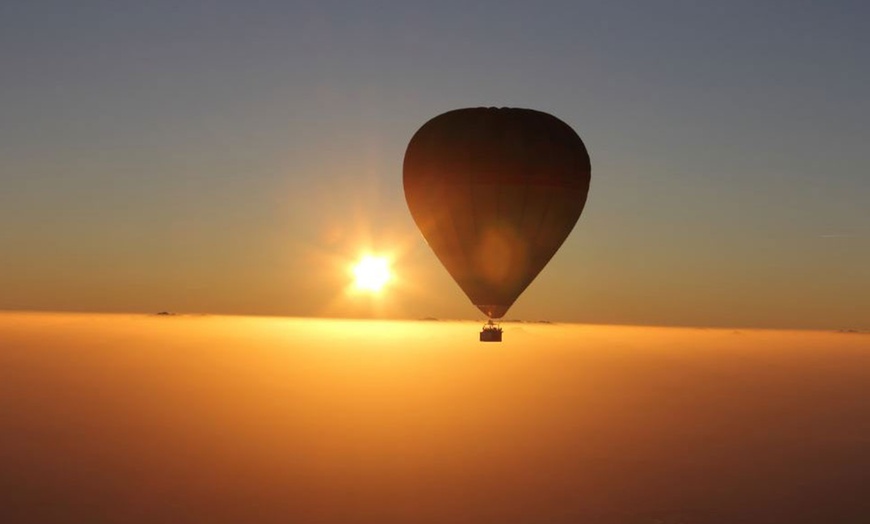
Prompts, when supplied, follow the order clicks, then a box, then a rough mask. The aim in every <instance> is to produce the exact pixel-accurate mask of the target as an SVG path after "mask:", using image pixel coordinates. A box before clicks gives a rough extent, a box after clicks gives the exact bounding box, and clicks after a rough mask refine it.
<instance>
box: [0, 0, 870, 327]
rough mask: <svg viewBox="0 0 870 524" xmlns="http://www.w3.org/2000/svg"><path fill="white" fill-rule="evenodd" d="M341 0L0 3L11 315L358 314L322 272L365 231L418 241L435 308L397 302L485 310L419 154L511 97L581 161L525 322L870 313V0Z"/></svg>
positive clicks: (374, 236)
mask: <svg viewBox="0 0 870 524" xmlns="http://www.w3.org/2000/svg"><path fill="white" fill-rule="evenodd" d="M346 4H350V3H345V2H246V3H244V4H242V3H238V2H209V3H195V2H172V3H170V2H143V3H132V2H129V3H128V2H76V3H69V2H40V3H36V2H4V3H3V4H2V5H0V64H2V75H0V121H2V122H3V125H2V126H0V184H2V191H0V253H2V257H0V288H2V289H5V290H6V292H5V293H3V294H2V295H0V308H6V309H71V310H97V311H104V310H109V311H116V310H117V311H151V310H156V309H180V310H194V311H211V312H222V313H255V314H256V313H261V314H288V315H330V314H342V315H351V316H355V315H361V316H366V315H368V314H371V313H372V311H371V310H369V309H367V308H368V306H366V305H362V304H356V305H354V304H345V305H343V306H342V307H341V308H339V309H340V311H337V312H336V311H334V310H333V309H332V308H331V307H330V303H332V302H334V300H332V297H334V296H335V295H336V294H337V293H338V290H339V289H340V287H341V285H342V282H341V279H342V278H344V275H340V274H320V273H318V272H321V273H322V271H323V268H322V267H321V266H320V265H319V264H318V263H317V256H323V254H324V253H328V254H332V255H335V256H341V257H353V256H355V255H356V253H355V251H354V250H356V249H358V248H359V245H358V244H359V242H358V240H359V238H352V237H353V235H351V234H350V233H349V231H352V230H353V231H358V230H359V229H360V228H365V229H366V230H367V236H368V240H369V241H370V243H372V244H373V246H372V247H374V248H381V249H389V247H390V243H391V242H395V239H396V238H402V239H413V241H411V240H408V242H410V243H411V247H410V248H409V250H408V253H407V254H406V256H405V258H404V260H403V261H402V263H401V264H399V265H398V266H397V267H396V271H397V273H400V272H401V271H403V270H404V272H405V274H406V275H415V278H416V279H417V282H418V284H419V286H418V287H420V288H423V289H424V291H426V292H423V293H421V294H418V295H414V296H410V295H409V296H401V293H399V292H398V291H396V292H395V295H394V297H393V299H394V303H393V304H392V305H391V306H390V307H389V308H386V309H385V310H384V311H383V312H382V313H383V314H386V315H388V316H398V317H411V318H413V317H418V316H448V317H452V318H475V309H474V307H473V306H471V305H470V304H468V303H467V300H466V299H465V297H464V296H463V295H462V294H461V292H460V291H459V289H458V287H456V286H453V285H452V283H451V282H450V280H449V277H448V276H447V275H446V272H444V271H443V269H441V268H440V267H439V266H438V261H437V259H435V257H434V256H433V255H431V253H429V252H428V250H427V247H426V246H425V244H424V243H423V241H422V239H421V238H419V235H417V234H416V232H415V230H414V225H413V222H412V221H411V219H410V216H409V215H408V212H407V209H406V206H405V204H404V200H403V196H402V188H401V162H402V156H403V154H404V148H405V146H406V145H407V142H408V140H409V139H410V137H411V135H412V134H413V133H414V131H416V129H417V128H418V127H419V126H420V125H422V124H423V123H424V122H425V121H426V120H428V119H429V118H431V117H432V116H435V115H436V114H439V113H441V112H444V111H447V110H449V109H453V108H457V107H467V106H478V105H496V106H519V107H531V108H535V109H540V110H543V111H547V112H550V113H552V114H555V115H557V116H558V117H559V118H561V119H563V120H564V121H566V122H568V123H569V124H570V125H572V126H573V127H574V128H575V130H577V132H578V133H579V134H580V136H581V137H582V138H583V139H584V141H585V142H586V144H587V146H588V148H589V151H590V153H591V156H592V169H593V172H592V176H593V180H592V188H591V191H590V195H589V201H588V205H587V208H586V211H585V212H584V216H583V217H581V219H580V222H579V224H578V226H577V228H575V230H574V233H572V236H571V237H570V238H569V240H568V241H567V242H566V244H565V245H564V246H563V249H562V250H561V251H560V253H559V254H557V256H556V257H555V258H554V259H553V261H552V262H551V264H550V266H549V267H548V268H547V269H545V270H544V272H543V273H542V274H541V275H540V276H539V278H538V280H537V281H536V282H535V283H533V285H532V286H531V287H530V288H529V289H528V290H527V291H526V293H525V294H524V295H523V297H521V298H520V300H519V301H518V302H517V304H516V305H515V307H514V309H513V310H512V314H513V315H514V316H518V317H523V318H552V319H558V320H566V321H578V322H613V323H642V324H644V323H652V324H677V325H684V324H689V325H750V326H770V327H851V326H854V325H856V324H861V323H862V322H863V323H865V324H866V322H867V318H870V298H868V297H870V269H868V268H870V211H868V209H870V206H868V205H867V201H868V197H870V161H868V159H867V154H866V149H867V148H866V144H867V143H868V141H870V140H868V139H870V126H868V117H870V101H868V97H867V95H866V93H868V92H870V89H868V87H870V86H868V84H870V81H868V80H870V72H868V68H867V66H866V57H867V56H870V37H868V36H867V32H866V20H867V19H868V18H870V8H868V7H866V6H865V5H864V4H863V3H860V2H828V3H821V2H815V3H810V2H777V1H770V2H763V3H758V2H728V3H723V2H655V3H646V2H541V3H532V2H475V3H473V4H471V3H466V2H438V3H431V2H354V3H352V5H346ZM336 231H338V233H335V232H336ZM403 241H404V240H403ZM312 253H313V254H312ZM318 254H319V255H318ZM312 257H313V258H312ZM451 286H452V287H451ZM448 290H449V291H448ZM509 316H511V315H509Z"/></svg>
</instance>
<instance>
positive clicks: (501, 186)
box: [403, 107, 591, 318]
mask: <svg viewBox="0 0 870 524" xmlns="http://www.w3.org/2000/svg"><path fill="white" fill-rule="evenodd" d="M590 174H591V165H590V162H589V153H588V152H587V151H586V146H584V145H583V141H582V140H580V137H579V136H577V133H575V132H574V130H573V129H571V127H570V126H568V124H566V123H564V122H562V121H561V120H559V119H558V118H556V117H554V116H552V115H549V114H547V113H543V112H540V111H533V110H531V109H515V108H485V107H479V108H468V109H457V110H454V111H449V112H447V113H444V114H442V115H438V116H436V117H435V118H433V119H432V120H429V121H428V122H426V123H425V124H424V125H423V127H421V128H420V129H419V130H418V131H417V133H416V134H414V137H413V138H411V142H410V143H409V144H408V149H407V151H406V152H405V165H404V176H403V178H404V186H405V200H406V201H407V203H408V208H409V209H410V211H411V216H413V218H414V221H415V222H416V223H417V227H418V228H419V229H420V232H421V233H422V234H423V237H425V239H426V241H427V242H428V243H429V246H430V247H431V248H432V250H433V251H434V252H435V255H436V256H437V257H438V259H439V260H441V263H442V264H443V265H444V267H445V268H446V269H447V271H448V272H449V273H450V275H451V276H452V277H453V279H454V280H456V282H457V283H458V284H459V286H460V287H461V288H462V290H463V291H464V292H465V294H466V295H468V298H469V299H471V302H472V303H473V304H474V305H476V306H477V307H478V308H479V309H480V310H481V311H483V313H484V314H486V315H487V316H488V317H490V318H501V317H503V316H504V314H505V313H506V312H507V310H508V309H509V308H510V307H511V305H512V304H513V303H514V301H515V300H516V299H517V297H519V296H520V294H521V293H522V292H523V290H525V289H526V287H528V285H529V284H530V283H531V282H532V281H533V280H534V279H535V277H536V276H537V275H538V273H540V272H541V270H542V269H543V268H544V266H546V265H547V262H549V261H550V259H551V258H552V257H553V255H554V254H555V253H556V251H557V250H558V249H559V247H560V246H561V245H562V243H563V242H564V241H565V239H566V238H567V237H568V234H569V233H570V232H571V230H572V229H573V228H574V224H576V223H577V219H578V218H580V214H581V213H582V212H583V207H584V206H585V204H586V195H587V193H588V192H589V181H590Z"/></svg>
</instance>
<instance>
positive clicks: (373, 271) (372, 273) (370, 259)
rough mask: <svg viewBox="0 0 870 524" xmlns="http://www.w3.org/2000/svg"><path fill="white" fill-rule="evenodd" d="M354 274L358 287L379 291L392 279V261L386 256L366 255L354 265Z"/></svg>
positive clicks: (363, 289)
mask: <svg viewBox="0 0 870 524" xmlns="http://www.w3.org/2000/svg"><path fill="white" fill-rule="evenodd" d="M353 276H354V279H355V280H354V283H355V285H356V288H357V289H359V290H362V291H369V292H372V293H378V292H380V291H381V290H382V289H383V288H384V286H385V285H386V284H387V282H389V281H390V278H391V274H390V262H389V260H387V259H386V258H384V257H376V256H372V255H366V256H364V257H362V258H361V259H360V261H359V262H357V263H356V265H355V266H354V267H353Z"/></svg>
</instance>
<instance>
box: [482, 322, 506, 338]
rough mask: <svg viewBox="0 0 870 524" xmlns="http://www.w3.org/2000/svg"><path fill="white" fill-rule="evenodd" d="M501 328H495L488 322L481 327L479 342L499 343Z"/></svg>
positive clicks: (494, 325)
mask: <svg viewBox="0 0 870 524" xmlns="http://www.w3.org/2000/svg"><path fill="white" fill-rule="evenodd" d="M501 334H502V329H501V327H499V326H497V325H496V324H494V323H493V322H492V320H490V321H489V322H487V323H486V325H484V326H483V329H482V330H481V331H480V341H481V342H501Z"/></svg>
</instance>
